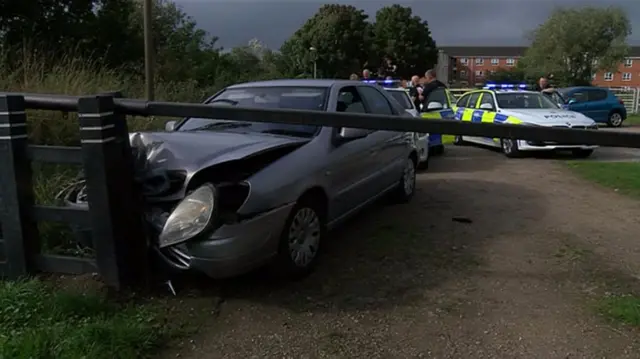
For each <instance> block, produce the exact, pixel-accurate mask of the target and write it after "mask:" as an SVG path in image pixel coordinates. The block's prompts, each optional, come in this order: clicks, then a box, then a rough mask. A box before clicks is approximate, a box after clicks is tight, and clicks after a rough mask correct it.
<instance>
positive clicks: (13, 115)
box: [0, 95, 39, 278]
mask: <svg viewBox="0 0 640 359" xmlns="http://www.w3.org/2000/svg"><path fill="white" fill-rule="evenodd" d="M27 145H28V142H27V118H26V114H25V104H24V97H22V96H19V95H0V238H2V240H0V242H2V243H1V244H0V257H2V258H0V261H3V262H5V263H4V265H3V266H0V268H2V269H3V270H2V272H3V273H2V274H3V275H4V276H6V277H8V278H18V277H21V276H24V275H27V274H29V273H30V272H31V270H32V268H33V267H32V266H31V261H32V260H33V255H34V254H35V253H36V252H37V251H38V248H39V242H38V241H39V238H38V229H37V226H36V222H35V220H34V219H33V217H32V209H33V204H34V194H33V184H32V181H33V178H32V170H31V162H30V161H29V159H28V157H27Z"/></svg>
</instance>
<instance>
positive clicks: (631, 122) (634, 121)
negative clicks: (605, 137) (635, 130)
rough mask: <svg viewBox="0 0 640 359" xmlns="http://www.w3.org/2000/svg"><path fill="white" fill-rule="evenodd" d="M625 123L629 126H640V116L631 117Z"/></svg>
mask: <svg viewBox="0 0 640 359" xmlns="http://www.w3.org/2000/svg"><path fill="white" fill-rule="evenodd" d="M624 122H625V123H626V125H627V126H640V114H633V115H629V116H627V119H626V120H625V121H624Z"/></svg>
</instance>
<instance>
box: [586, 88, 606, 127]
mask: <svg viewBox="0 0 640 359" xmlns="http://www.w3.org/2000/svg"><path fill="white" fill-rule="evenodd" d="M586 93H587V108H588V111H589V115H587V116H589V117H591V118H592V119H593V120H594V121H596V122H606V121H607V119H608V117H609V111H610V110H611V104H610V103H609V101H607V97H609V96H608V95H609V94H608V93H607V90H604V89H599V88H593V89H588V90H586Z"/></svg>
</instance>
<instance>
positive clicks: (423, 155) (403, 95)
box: [365, 80, 430, 169]
mask: <svg viewBox="0 0 640 359" xmlns="http://www.w3.org/2000/svg"><path fill="white" fill-rule="evenodd" d="M365 82H367V83H376V84H378V85H380V86H381V87H382V88H383V89H384V90H386V91H387V92H389V94H390V95H391V97H393V98H394V99H395V100H396V101H397V102H398V103H399V104H400V106H402V107H403V108H404V109H405V111H407V112H408V113H410V114H411V115H412V116H414V117H420V111H419V110H418V109H417V108H416V106H415V104H414V103H413V101H411V97H410V96H409V92H408V91H407V90H406V89H404V88H403V87H401V86H400V85H401V81H400V80H368V81H365ZM413 138H414V141H415V143H416V148H417V150H418V168H420V169H426V168H428V167H429V143H430V142H429V134H428V133H417V132H414V133H413Z"/></svg>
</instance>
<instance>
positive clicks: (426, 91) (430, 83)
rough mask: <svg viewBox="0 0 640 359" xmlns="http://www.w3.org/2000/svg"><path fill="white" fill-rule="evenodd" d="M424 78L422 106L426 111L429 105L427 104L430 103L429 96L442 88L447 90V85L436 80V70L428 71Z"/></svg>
mask: <svg viewBox="0 0 640 359" xmlns="http://www.w3.org/2000/svg"><path fill="white" fill-rule="evenodd" d="M424 78H425V84H424V86H423V87H422V98H423V99H422V104H423V108H425V109H426V108H427V105H428V103H425V102H427V101H429V95H430V94H431V92H433V90H435V89H437V88H440V87H444V88H446V87H447V85H445V84H444V83H443V82H441V81H440V80H438V79H437V78H436V70H434V69H431V70H427V72H425V73H424Z"/></svg>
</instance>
